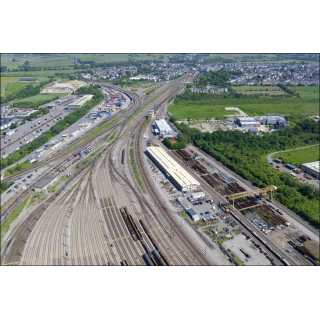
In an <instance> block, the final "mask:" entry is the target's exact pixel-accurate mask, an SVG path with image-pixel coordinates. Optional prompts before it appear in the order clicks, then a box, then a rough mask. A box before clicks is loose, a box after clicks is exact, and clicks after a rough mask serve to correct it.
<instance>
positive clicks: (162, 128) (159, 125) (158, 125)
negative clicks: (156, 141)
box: [153, 119, 176, 138]
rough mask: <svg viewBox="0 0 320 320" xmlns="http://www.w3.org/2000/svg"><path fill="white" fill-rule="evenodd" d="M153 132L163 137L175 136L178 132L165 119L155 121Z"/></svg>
mask: <svg viewBox="0 0 320 320" xmlns="http://www.w3.org/2000/svg"><path fill="white" fill-rule="evenodd" d="M153 132H154V133H155V134H159V135H160V137H161V138H173V137H175V136H176V132H175V131H174V130H173V129H172V128H171V126H170V125H169V123H168V122H167V121H166V120H165V119H160V120H156V121H155V122H154V125H153Z"/></svg>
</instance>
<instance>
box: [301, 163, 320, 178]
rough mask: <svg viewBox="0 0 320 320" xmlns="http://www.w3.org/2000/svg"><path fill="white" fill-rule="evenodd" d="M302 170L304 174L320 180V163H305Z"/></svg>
mask: <svg viewBox="0 0 320 320" xmlns="http://www.w3.org/2000/svg"><path fill="white" fill-rule="evenodd" d="M301 168H302V169H303V171H304V172H306V173H308V174H310V175H311V176H313V177H316V178H317V179H320V161H314V162H309V163H304V164H302V165H301Z"/></svg>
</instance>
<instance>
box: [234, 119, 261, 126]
mask: <svg viewBox="0 0 320 320" xmlns="http://www.w3.org/2000/svg"><path fill="white" fill-rule="evenodd" d="M235 123H236V124H237V125H238V126H240V127H242V128H254V127H259V126H260V122H259V121H257V120H256V119H255V118H252V117H237V118H236V119H235Z"/></svg>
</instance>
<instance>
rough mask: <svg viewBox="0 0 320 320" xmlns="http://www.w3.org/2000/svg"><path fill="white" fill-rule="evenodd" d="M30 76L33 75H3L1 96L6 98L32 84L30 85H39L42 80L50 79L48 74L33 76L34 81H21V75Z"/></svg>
mask: <svg viewBox="0 0 320 320" xmlns="http://www.w3.org/2000/svg"><path fill="white" fill-rule="evenodd" d="M23 76H28V77H31V75H23V74H17V75H14V76H12V75H8V76H7V75H1V77H0V79H1V97H3V98H5V97H8V96H12V95H15V94H16V93H18V92H19V91H20V90H22V89H23V88H25V87H27V86H30V85H38V84H40V82H42V81H47V80H49V77H46V76H42V75H41V76H36V77H34V76H32V77H33V78H34V81H20V80H19V79H20V77H23Z"/></svg>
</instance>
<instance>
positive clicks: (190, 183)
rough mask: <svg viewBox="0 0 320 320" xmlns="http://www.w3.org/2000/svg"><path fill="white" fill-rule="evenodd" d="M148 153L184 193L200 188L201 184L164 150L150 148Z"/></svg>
mask: <svg viewBox="0 0 320 320" xmlns="http://www.w3.org/2000/svg"><path fill="white" fill-rule="evenodd" d="M146 153H147V154H148V156H149V157H150V158H151V160H152V161H154V162H155V164H156V165H157V166H158V167H159V169H160V170H161V171H162V172H163V173H164V174H165V175H166V176H167V177H168V179H169V180H170V181H171V182H172V183H173V184H174V185H175V186H176V187H177V189H178V190H181V191H182V192H187V191H193V190H196V189H198V188H199V186H200V183H199V182H198V181H197V180H196V179H195V178H193V177H192V176H191V175H190V174H189V173H188V172H187V171H186V170H185V169H183V168H182V167H181V166H180V165H179V164H178V163H177V162H176V161H175V160H174V159H173V158H172V157H171V156H170V155H169V154H168V153H167V152H166V151H165V150H164V149H163V148H161V147H156V146H150V147H148V148H147V150H146Z"/></svg>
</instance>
